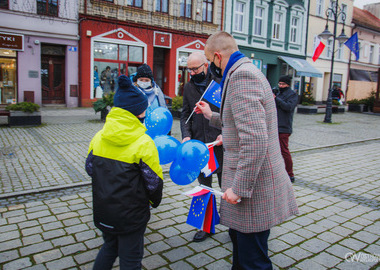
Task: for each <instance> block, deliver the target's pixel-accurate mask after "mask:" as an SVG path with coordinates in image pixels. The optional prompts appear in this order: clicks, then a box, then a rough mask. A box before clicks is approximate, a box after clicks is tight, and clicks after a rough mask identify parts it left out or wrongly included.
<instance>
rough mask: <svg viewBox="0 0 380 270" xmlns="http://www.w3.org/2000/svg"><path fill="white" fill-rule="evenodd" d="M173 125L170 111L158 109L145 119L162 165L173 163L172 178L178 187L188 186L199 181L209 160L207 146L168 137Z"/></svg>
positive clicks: (201, 143)
mask: <svg viewBox="0 0 380 270" xmlns="http://www.w3.org/2000/svg"><path fill="white" fill-rule="evenodd" d="M172 125H173V116H172V114H171V113H170V111H169V110H168V109H166V108H163V107H158V108H156V109H154V110H153V111H151V112H150V113H149V114H148V115H147V117H146V118H145V126H146V128H147V132H146V133H147V134H148V135H149V136H150V137H151V138H152V139H153V141H154V143H155V145H156V147H157V150H158V155H159V157H160V164H168V163H171V162H173V163H172V164H171V166H170V178H171V179H172V181H173V182H174V183H176V184H177V185H188V184H190V183H192V182H194V180H195V179H197V177H198V175H199V173H200V171H201V169H202V168H204V167H205V166H206V164H207V162H208V160H209V151H208V149H207V146H206V145H205V144H204V143H203V142H201V141H198V140H189V141H187V142H185V143H183V144H181V143H180V142H179V141H178V140H177V139H176V138H174V137H172V136H169V135H167V134H168V133H169V132H170V130H171V128H172Z"/></svg>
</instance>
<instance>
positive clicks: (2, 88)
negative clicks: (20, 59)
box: [0, 50, 17, 104]
mask: <svg viewBox="0 0 380 270" xmlns="http://www.w3.org/2000/svg"><path fill="white" fill-rule="evenodd" d="M16 93H17V78H16V53H15V51H12V50H0V104H9V103H16V100H17V96H16Z"/></svg>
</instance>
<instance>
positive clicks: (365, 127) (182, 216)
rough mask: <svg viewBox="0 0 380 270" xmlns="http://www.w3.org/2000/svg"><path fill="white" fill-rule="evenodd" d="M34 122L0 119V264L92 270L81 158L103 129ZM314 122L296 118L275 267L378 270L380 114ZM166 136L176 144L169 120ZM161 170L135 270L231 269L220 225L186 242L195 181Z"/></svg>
mask: <svg viewBox="0 0 380 270" xmlns="http://www.w3.org/2000/svg"><path fill="white" fill-rule="evenodd" d="M42 117H43V123H44V125H43V126H41V127H31V128H9V127H7V126H5V125H1V122H0V172H1V173H0V178H1V181H0V265H1V267H2V269H12V270H15V269H54V270H56V269H92V265H93V262H94V259H95V257H96V255H97V253H98V251H99V249H100V247H101V245H102V243H103V239H102V237H101V232H100V231H99V230H98V229H97V228H96V227H95V226H94V224H93V222H92V192H91V179H90V177H89V176H88V175H87V174H86V172H85V170H84V160H85V158H86V155H87V147H88V144H89V142H90V140H91V138H92V137H93V135H94V134H95V133H96V132H97V131H99V130H100V129H101V128H102V126H103V124H104V123H103V122H101V121H99V115H95V114H94V112H93V110H92V108H89V109H44V108H43V109H42ZM322 118H323V116H322V115H300V114H295V118H294V132H293V134H292V136H291V137H290V149H291V151H292V156H293V161H294V171H295V174H296V175H295V176H296V181H295V183H294V184H293V187H294V191H295V195H296V198H297V203H298V206H299V209H300V214H299V215H298V216H295V217H292V218H290V219H289V220H287V221H285V222H284V223H283V224H280V225H278V226H276V227H274V228H273V229H272V230H271V234H270V240H269V254H270V257H271V259H272V262H273V266H274V269H302V270H303V269H307V270H316V269H344V270H346V269H355V270H356V269H380V257H379V254H380V166H379V160H380V116H378V115H370V114H359V113H344V114H339V115H335V114H334V115H333V121H334V122H335V123H337V124H332V125H328V124H324V123H322V122H321V121H322ZM369 127H370V128H369ZM172 136H174V137H176V138H177V139H180V128H179V121H178V120H177V119H175V120H174V122H173V128H172ZM163 169H164V194H163V200H162V203H161V205H160V206H159V207H158V208H157V209H152V212H151V214H152V215H151V220H150V222H149V224H148V228H147V230H146V233H145V255H144V259H143V269H162V270H163V269H179V270H183V269H218V270H220V269H231V266H232V244H231V241H230V239H229V236H228V229H227V228H226V227H224V226H222V225H217V226H216V233H215V234H213V235H211V236H210V237H209V238H208V239H206V240H205V241H204V242H202V243H195V242H192V238H193V236H194V234H195V232H196V231H197V229H195V228H194V227H192V226H190V225H188V224H186V218H187V213H188V211H189V206H190V202H191V199H190V198H188V197H186V196H184V195H182V192H184V191H186V190H189V189H191V188H192V187H194V186H195V185H196V184H197V183H196V182H194V183H192V184H191V185H188V186H178V185H176V184H174V183H173V182H172V181H171V180H170V176H169V169H170V165H164V166H163ZM214 186H215V187H216V186H217V184H216V180H215V185H214ZM217 189H218V188H217ZM218 205H219V201H218ZM371 256H372V257H371ZM371 258H372V260H370V259H371ZM376 259H377V261H376ZM118 265H119V264H118V260H117V261H116V263H115V265H114V269H118Z"/></svg>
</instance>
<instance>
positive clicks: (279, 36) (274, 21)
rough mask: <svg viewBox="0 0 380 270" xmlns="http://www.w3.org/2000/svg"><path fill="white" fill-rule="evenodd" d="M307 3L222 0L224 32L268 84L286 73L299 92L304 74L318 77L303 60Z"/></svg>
mask: <svg viewBox="0 0 380 270" xmlns="http://www.w3.org/2000/svg"><path fill="white" fill-rule="evenodd" d="M308 5H309V1H302V0H298V1H297V0H287V1H283V0H274V1H270V0H254V1H248V0H227V1H226V9H225V27H224V29H225V31H227V32H229V33H231V34H232V35H233V36H234V38H235V39H236V40H237V42H238V46H239V49H240V51H241V52H243V53H244V54H245V55H246V56H248V57H250V58H251V59H252V61H253V63H254V64H255V65H256V66H257V67H258V68H259V69H261V71H262V72H263V73H264V74H265V75H266V76H267V78H268V80H269V82H270V84H271V86H272V87H277V82H278V79H279V77H280V76H281V75H290V76H291V77H293V80H292V87H293V89H295V90H296V91H297V92H298V93H301V90H302V89H303V88H304V81H305V77H309V76H321V73H320V72H318V70H316V69H314V68H313V66H312V65H310V64H309V63H307V62H306V61H305V58H306V55H305V52H306V40H307V29H308V20H307V18H308Z"/></svg>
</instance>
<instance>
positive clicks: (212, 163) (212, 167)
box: [201, 144, 219, 177]
mask: <svg viewBox="0 0 380 270" xmlns="http://www.w3.org/2000/svg"><path fill="white" fill-rule="evenodd" d="M208 151H209V152H210V159H209V160H208V163H207V165H206V166H205V167H204V168H203V169H202V170H201V173H203V174H204V175H205V177H209V176H210V175H211V174H212V173H213V172H215V171H216V169H218V168H219V163H218V161H217V160H216V157H215V153H214V144H210V145H208Z"/></svg>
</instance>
